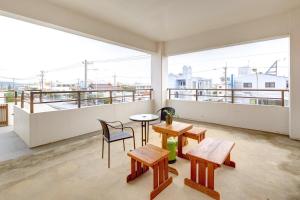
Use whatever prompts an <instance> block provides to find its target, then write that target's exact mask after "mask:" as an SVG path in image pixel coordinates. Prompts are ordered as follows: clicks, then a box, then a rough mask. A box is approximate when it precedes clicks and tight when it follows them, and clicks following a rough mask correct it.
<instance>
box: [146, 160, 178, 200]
mask: <svg viewBox="0 0 300 200" xmlns="http://www.w3.org/2000/svg"><path fill="white" fill-rule="evenodd" d="M166 177H168V158H165V159H164V160H161V161H160V162H159V163H158V164H156V165H154V166H153V191H152V192H151V193H150V199H151V200H152V199H154V198H155V197H156V196H157V195H158V194H159V193H160V192H161V191H163V190H164V189H165V188H166V187H167V186H169V185H170V184H171V183H172V181H173V179H172V177H168V178H166Z"/></svg>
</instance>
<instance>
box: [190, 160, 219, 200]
mask: <svg viewBox="0 0 300 200" xmlns="http://www.w3.org/2000/svg"><path fill="white" fill-rule="evenodd" d="M197 162H198V164H199V168H198V183H197V182H196V164H195V163H197ZM197 162H196V161H195V160H194V159H193V160H191V179H188V178H185V179H184V184H185V185H187V186H189V187H191V188H193V189H195V190H198V191H200V192H203V193H204V194H207V195H208V196H210V197H212V198H214V199H216V200H219V199H220V194H219V193H218V192H217V191H215V190H214V170H215V168H216V166H215V165H214V164H212V163H205V162H203V161H200V160H198V161H197ZM206 167H207V178H206ZM192 170H194V172H193V171H192ZM194 174H195V175H194ZM206 180H207V183H206ZM206 185H207V186H206Z"/></svg>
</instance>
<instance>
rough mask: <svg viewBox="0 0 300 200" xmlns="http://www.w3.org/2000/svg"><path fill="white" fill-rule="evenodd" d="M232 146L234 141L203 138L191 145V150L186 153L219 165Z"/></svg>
mask: <svg viewBox="0 0 300 200" xmlns="http://www.w3.org/2000/svg"><path fill="white" fill-rule="evenodd" d="M233 147H234V142H231V141H226V140H221V139H213V138H205V139H204V140H202V141H201V142H200V143H199V144H198V145H196V146H195V147H193V150H191V151H189V152H188V153H187V155H188V156H190V157H193V158H196V159H197V158H201V159H203V160H207V161H209V162H212V163H215V164H219V165H221V164H223V163H224V161H225V160H226V158H227V156H228V155H229V153H230V151H231V150H232V148H233Z"/></svg>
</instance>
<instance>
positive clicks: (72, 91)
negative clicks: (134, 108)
mask: <svg viewBox="0 0 300 200" xmlns="http://www.w3.org/2000/svg"><path fill="white" fill-rule="evenodd" d="M110 91H112V92H135V91H153V89H152V88H149V89H111V90H108V89H103V90H66V91H39V92H37V91H33V92H30V93H32V94H61V93H78V92H80V93H90V92H110Z"/></svg>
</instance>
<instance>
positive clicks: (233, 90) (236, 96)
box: [167, 88, 289, 106]
mask: <svg viewBox="0 0 300 200" xmlns="http://www.w3.org/2000/svg"><path fill="white" fill-rule="evenodd" d="M167 90H168V91H169V99H172V95H173V96H176V95H177V94H172V93H171V92H172V91H174V90H175V91H176V90H177V91H178V90H179V91H180V90H185V91H195V92H196V93H195V94H178V95H181V96H193V97H196V101H198V97H213V98H218V97H219V98H220V97H221V98H225V101H226V102H228V101H227V98H230V99H231V101H230V102H231V103H235V99H239V98H240V99H242V98H248V99H270V100H280V101H281V106H285V102H284V101H285V92H289V89H244V88H227V89H223V88H199V89H198V88H197V89H196V88H168V89H167ZM198 91H223V92H225V95H221V96H220V95H207V94H198ZM227 91H228V92H231V95H230V96H227V93H226V92H227ZM236 92H280V97H278V98H276V97H259V96H239V95H241V94H240V93H237V94H236Z"/></svg>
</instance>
